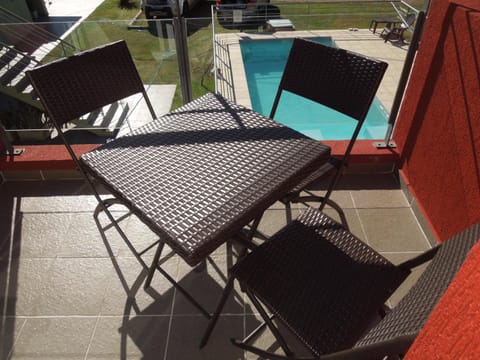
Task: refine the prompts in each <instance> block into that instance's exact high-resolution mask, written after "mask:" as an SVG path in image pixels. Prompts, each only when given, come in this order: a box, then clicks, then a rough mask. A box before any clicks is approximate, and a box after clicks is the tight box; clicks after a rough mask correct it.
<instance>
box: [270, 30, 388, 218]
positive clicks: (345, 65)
mask: <svg viewBox="0 0 480 360" xmlns="http://www.w3.org/2000/svg"><path fill="white" fill-rule="evenodd" d="M387 66H388V65H387V63H385V62H382V61H379V60H375V59H371V58H368V57H366V56H363V55H360V54H356V53H353V52H350V51H348V50H344V49H340V48H334V47H329V46H326V45H323V44H320V43H317V42H314V41H310V40H305V39H299V38H297V39H294V41H293V45H292V48H291V50H290V54H289V57H288V60H287V63H286V66H285V70H284V72H283V76H282V79H281V81H280V85H279V87H278V90H277V94H276V96H275V99H274V102H273V106H272V110H271V112H270V118H274V117H275V114H276V111H277V108H278V105H279V104H280V102H281V99H282V95H283V94H284V92H285V91H287V92H290V93H293V94H296V95H299V96H302V97H304V98H307V99H310V100H313V101H316V102H318V103H320V104H322V105H325V106H327V107H329V108H331V109H333V110H336V111H338V112H340V113H342V114H345V115H348V116H349V117H351V118H352V119H353V120H355V122H356V124H355V127H354V130H353V133H352V135H351V138H350V140H349V142H348V145H347V147H346V149H345V152H344V153H343V155H342V156H341V157H340V158H337V157H332V158H331V159H330V161H329V162H328V163H326V164H325V165H324V166H322V167H321V168H319V169H318V170H317V171H316V172H314V173H313V174H311V175H310V176H308V177H307V178H305V179H304V180H303V181H302V182H300V183H299V184H298V185H297V186H295V188H294V189H292V190H291V191H290V193H289V194H288V195H287V196H285V197H284V198H283V199H282V202H283V203H284V204H285V205H286V206H287V207H290V203H296V202H304V201H319V202H320V206H319V208H320V210H322V209H323V208H324V207H325V205H326V204H327V203H328V204H329V205H330V206H332V207H333V208H334V209H336V211H337V212H338V213H339V214H340V216H341V218H342V223H344V224H345V225H346V220H345V217H344V215H343V211H342V209H341V208H340V207H339V206H338V205H337V204H336V203H335V202H334V201H332V200H330V195H331V193H332V191H333V189H334V188H335V186H336V184H337V182H338V180H339V178H340V177H341V174H342V171H343V167H344V165H345V164H346V162H347V160H348V157H349V155H350V152H351V151H352V148H353V145H354V143H355V140H356V139H357V136H358V134H359V132H360V129H361V127H362V125H363V123H364V121H365V118H366V117H367V113H368V111H369V109H370V105H371V104H372V101H373V99H374V97H375V93H376V92H377V89H378V86H379V85H380V82H381V80H382V78H383V74H384V73H385V71H386V69H387ZM328 176H332V179H331V181H330V183H329V185H328V186H327V190H326V193H325V195H324V196H323V197H321V196H314V195H313V194H311V193H310V196H302V197H301V196H300V193H301V192H302V190H306V189H308V188H309V187H310V186H311V185H313V184H314V183H316V182H318V181H320V180H321V179H324V178H326V177H328Z"/></svg>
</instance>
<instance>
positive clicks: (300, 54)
mask: <svg viewBox="0 0 480 360" xmlns="http://www.w3.org/2000/svg"><path fill="white" fill-rule="evenodd" d="M386 68H387V64H386V63H385V62H382V61H379V60H374V59H371V58H368V57H366V56H363V55H359V54H356V53H353V52H350V51H348V50H345V49H340V48H334V47H330V46H326V45H323V44H320V43H317V42H315V41H311V40H306V39H300V38H296V39H294V40H293V44H292V48H291V50H290V54H289V57H288V60H287V63H286V66H285V70H284V72H283V76H282V79H281V81H280V85H279V88H278V91H277V95H276V97H275V100H274V104H273V107H272V111H271V114H270V117H272V118H273V117H274V116H275V112H276V110H277V106H278V103H279V101H280V97H281V94H282V92H283V90H287V91H289V92H292V93H294V94H297V95H300V96H303V97H305V98H308V99H310V100H313V101H316V102H318V103H320V104H323V105H325V106H328V107H329V108H332V109H335V110H337V111H339V112H341V113H343V114H346V115H348V116H350V117H352V118H353V119H355V120H357V121H359V122H363V120H364V119H365V117H366V115H367V113H368V110H369V108H370V105H371V103H372V101H373V99H374V97H375V93H376V92H377V89H378V86H379V85H380V81H381V80H382V77H383V74H384V72H385V70H386Z"/></svg>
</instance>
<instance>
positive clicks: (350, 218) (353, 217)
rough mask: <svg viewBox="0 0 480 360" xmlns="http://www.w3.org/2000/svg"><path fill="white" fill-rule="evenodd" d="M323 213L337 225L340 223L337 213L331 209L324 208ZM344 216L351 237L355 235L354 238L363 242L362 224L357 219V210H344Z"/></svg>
mask: <svg viewBox="0 0 480 360" xmlns="http://www.w3.org/2000/svg"><path fill="white" fill-rule="evenodd" d="M324 212H325V214H327V215H328V216H330V217H331V218H332V219H334V220H335V221H338V222H339V223H342V222H341V218H340V215H339V214H338V212H337V211H336V210H334V209H331V208H326V209H325V210H324ZM344 214H345V218H346V220H347V225H348V229H349V230H350V232H351V233H352V234H353V235H355V236H356V237H358V238H359V239H361V240H363V241H365V238H366V236H365V232H364V231H363V227H362V224H361V222H360V218H359V217H358V214H357V210H355V209H344Z"/></svg>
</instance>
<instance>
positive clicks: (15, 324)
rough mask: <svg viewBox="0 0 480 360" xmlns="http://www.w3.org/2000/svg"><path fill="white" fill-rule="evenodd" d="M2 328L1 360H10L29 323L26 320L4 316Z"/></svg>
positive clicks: (0, 336)
mask: <svg viewBox="0 0 480 360" xmlns="http://www.w3.org/2000/svg"><path fill="white" fill-rule="evenodd" d="M0 319H1V321H2V327H1V331H0V359H8V358H9V356H10V353H11V352H12V351H13V346H14V344H15V341H16V340H17V339H18V336H19V335H20V333H21V332H22V329H23V326H24V325H25V322H26V321H27V320H26V319H25V318H19V317H13V316H4V317H0Z"/></svg>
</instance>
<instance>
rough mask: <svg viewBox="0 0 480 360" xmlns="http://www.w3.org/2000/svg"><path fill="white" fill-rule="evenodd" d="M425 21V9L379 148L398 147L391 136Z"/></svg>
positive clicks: (418, 20) (415, 32)
mask: <svg viewBox="0 0 480 360" xmlns="http://www.w3.org/2000/svg"><path fill="white" fill-rule="evenodd" d="M424 22H425V13H424V12H423V11H420V12H419V13H418V16H417V21H416V24H415V30H414V31H413V36H412V40H411V42H410V46H409V48H408V53H407V56H406V58H405V63H404V65H403V69H402V74H401V76H400V81H399V83H398V87H397V91H396V93H395V98H394V99H393V105H392V109H391V111H390V116H389V118H388V127H387V131H386V133H385V138H384V141H381V142H376V143H375V147H377V148H379V149H381V148H389V147H396V144H395V143H394V142H393V141H391V136H392V132H393V128H394V125H395V121H396V120H397V115H398V112H399V109H400V105H401V103H402V100H403V95H404V93H405V89H406V87H407V83H408V78H409V77H410V71H411V69H412V66H413V60H414V59H415V55H416V53H417V50H418V44H419V42H420V38H421V35H422V30H423V24H424Z"/></svg>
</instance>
